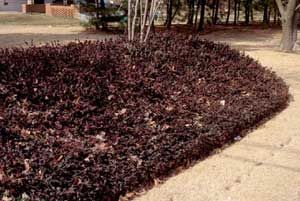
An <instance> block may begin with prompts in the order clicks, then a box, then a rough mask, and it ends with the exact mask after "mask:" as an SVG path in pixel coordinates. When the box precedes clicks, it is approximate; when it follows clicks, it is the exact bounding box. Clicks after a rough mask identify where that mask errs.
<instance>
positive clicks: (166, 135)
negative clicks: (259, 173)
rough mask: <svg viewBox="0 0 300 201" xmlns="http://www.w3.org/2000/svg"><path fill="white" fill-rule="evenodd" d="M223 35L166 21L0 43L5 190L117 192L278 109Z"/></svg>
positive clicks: (111, 196)
mask: <svg viewBox="0 0 300 201" xmlns="http://www.w3.org/2000/svg"><path fill="white" fill-rule="evenodd" d="M287 101H288V87H287V86H286V85H285V83H284V82H283V81H282V79H280V78H279V77H277V76H276V75H275V74H274V73H273V72H271V71H270V70H267V69H265V68H263V67H262V66H261V65H260V64H258V63H257V62H256V61H254V60H253V59H251V58H249V57H248V56H245V55H243V54H241V53H239V52H238V51H236V50H232V49H231V48H230V47H229V46H227V45H223V44H216V43H213V42H210V41H204V40H201V39H200V37H198V36H196V35H195V36H185V35H174V34H171V33H165V34H162V35H159V36H151V38H150V39H149V41H148V42H146V43H142V44H140V43H138V42H132V44H130V45H129V44H128V43H127V42H126V41H125V40H123V39H117V40H114V41H104V42H99V41H97V42H78V43H70V44H68V45H59V44H52V45H45V46H42V47H29V48H26V49H21V48H14V49H1V50H0V198H2V197H6V198H12V199H13V200H14V199H16V200H19V199H27V200H34V201H35V200H101V201H117V200H118V199H119V197H120V196H122V195H125V194H126V193H127V192H132V191H136V190H141V189H143V188H145V187H149V186H151V185H153V183H154V179H156V178H165V177H166V176H168V175H170V173H171V172H172V171H174V170H175V169H176V168H178V167H181V166H187V165H188V164H190V162H193V161H195V160H198V159H202V158H204V157H205V156H208V155H209V154H210V153H211V152H212V151H213V150H214V149H216V148H220V147H222V146H223V145H224V144H225V143H229V142H232V141H233V139H234V138H235V137H236V136H238V135H242V134H243V133H244V131H245V130H249V129H251V128H253V127H255V126H257V125H258V124H259V123H261V122H262V120H264V119H266V118H268V117H270V116H272V115H273V114H275V113H276V112H277V111H279V110H281V109H283V108H284V107H285V106H286V104H287Z"/></svg>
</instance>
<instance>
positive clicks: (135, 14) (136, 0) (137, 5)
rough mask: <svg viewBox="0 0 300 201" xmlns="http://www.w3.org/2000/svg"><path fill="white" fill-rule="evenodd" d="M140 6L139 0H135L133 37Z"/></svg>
mask: <svg viewBox="0 0 300 201" xmlns="http://www.w3.org/2000/svg"><path fill="white" fill-rule="evenodd" d="M138 7H139V0H135V7H134V8H135V9H134V16H133V20H132V33H131V34H132V37H131V39H132V40H133V39H134V31H135V21H136V17H137V14H138Z"/></svg>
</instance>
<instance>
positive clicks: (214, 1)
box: [211, 0, 217, 23]
mask: <svg viewBox="0 0 300 201" xmlns="http://www.w3.org/2000/svg"><path fill="white" fill-rule="evenodd" d="M216 2H217V0H213V4H212V14H211V21H212V23H214V20H215V11H216Z"/></svg>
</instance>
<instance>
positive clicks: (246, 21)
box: [244, 0, 250, 24]
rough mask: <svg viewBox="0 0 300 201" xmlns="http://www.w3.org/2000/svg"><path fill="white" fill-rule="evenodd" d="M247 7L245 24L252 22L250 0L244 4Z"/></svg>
mask: <svg viewBox="0 0 300 201" xmlns="http://www.w3.org/2000/svg"><path fill="white" fill-rule="evenodd" d="M244 7H245V24H249V22H250V0H246V1H245V3H244Z"/></svg>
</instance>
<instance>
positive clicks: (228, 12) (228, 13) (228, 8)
mask: <svg viewBox="0 0 300 201" xmlns="http://www.w3.org/2000/svg"><path fill="white" fill-rule="evenodd" d="M230 3H231V0H228V4H227V18H226V24H229V17H230V11H231V8H230V7H231V5H230Z"/></svg>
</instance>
